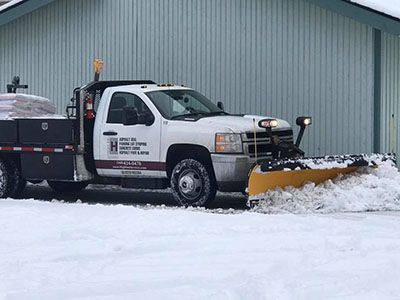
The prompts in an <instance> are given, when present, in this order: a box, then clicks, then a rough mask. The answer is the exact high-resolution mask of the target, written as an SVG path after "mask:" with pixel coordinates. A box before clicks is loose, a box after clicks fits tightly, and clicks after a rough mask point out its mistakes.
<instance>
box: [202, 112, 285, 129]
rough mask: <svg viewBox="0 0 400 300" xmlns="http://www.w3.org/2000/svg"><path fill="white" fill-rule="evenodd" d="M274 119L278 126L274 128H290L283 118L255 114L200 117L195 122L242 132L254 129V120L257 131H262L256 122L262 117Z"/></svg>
mask: <svg viewBox="0 0 400 300" xmlns="http://www.w3.org/2000/svg"><path fill="white" fill-rule="evenodd" d="M268 118H271V119H275V120H277V121H278V127H276V128H274V130H284V129H290V128H291V127H290V124H289V123H288V122H286V121H285V120H281V119H277V118H272V117H267V116H255V115H244V116H230V115H227V116H215V117H209V118H202V119H200V120H198V121H197V122H196V123H197V124H198V125H204V126H208V127H212V128H215V129H216V130H222V131H228V132H232V133H243V132H249V131H253V130H254V121H253V120H255V121H256V122H255V123H256V129H257V131H264V130H265V129H264V128H260V127H258V122H259V121H260V120H263V119H268Z"/></svg>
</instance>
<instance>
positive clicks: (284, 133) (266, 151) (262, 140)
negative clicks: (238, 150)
mask: <svg viewBox="0 0 400 300" xmlns="http://www.w3.org/2000/svg"><path fill="white" fill-rule="evenodd" d="M272 136H273V137H274V136H276V137H279V139H280V141H283V142H289V143H293V130H291V129H290V130H275V131H274V130H273V131H272ZM256 138H257V157H271V156H272V149H273V145H272V143H271V139H270V138H269V137H268V133H267V132H257V133H256ZM242 139H243V149H244V153H245V154H246V155H248V156H250V157H255V148H256V146H255V143H254V133H253V132H246V133H244V134H243V135H242Z"/></svg>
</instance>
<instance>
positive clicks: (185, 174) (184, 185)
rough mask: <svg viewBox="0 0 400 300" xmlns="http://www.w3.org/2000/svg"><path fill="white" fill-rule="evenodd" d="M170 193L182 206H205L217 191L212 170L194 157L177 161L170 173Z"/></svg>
mask: <svg viewBox="0 0 400 300" xmlns="http://www.w3.org/2000/svg"><path fill="white" fill-rule="evenodd" d="M171 188H172V195H173V196H174V199H175V201H176V202H177V203H178V204H179V205H182V206H206V205H208V204H210V203H211V202H212V201H213V200H214V198H215V194H216V193H217V185H216V182H215V179H214V176H213V174H212V170H211V168H210V167H208V168H207V166H206V165H205V164H203V163H201V162H199V161H197V160H195V159H183V160H181V161H180V162H178V163H177V164H176V165H175V167H174V169H173V171H172V174H171Z"/></svg>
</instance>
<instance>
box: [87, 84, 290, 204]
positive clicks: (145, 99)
mask: <svg viewBox="0 0 400 300" xmlns="http://www.w3.org/2000/svg"><path fill="white" fill-rule="evenodd" d="M94 116H95V117H94V127H93V143H92V146H93V149H92V151H93V161H94V166H95V169H94V170H92V172H94V173H95V176H94V179H93V180H94V181H95V182H96V181H99V182H103V183H104V182H107V181H108V182H113V181H114V182H117V181H118V182H120V184H121V185H122V186H126V187H140V188H143V187H144V188H167V187H171V188H172V192H173V195H174V198H175V200H176V201H177V202H178V203H179V204H180V205H195V206H199V205H206V204H208V203H209V202H210V201H212V200H213V198H214V196H215V193H216V191H217V190H220V191H223V192H244V191H245V189H246V182H247V176H248V172H249V170H250V168H251V166H252V165H253V164H254V163H255V161H256V160H257V159H259V158H260V159H261V158H264V159H265V158H268V157H270V156H271V157H272V143H273V141H272V139H271V136H270V135H269V134H267V132H266V131H265V129H263V128H260V127H259V126H258V125H257V124H258V122H259V121H260V120H262V119H266V118H268V117H265V116H253V115H231V114H229V113H227V112H225V111H224V110H222V109H221V108H219V107H218V106H217V105H215V104H214V103H213V102H212V101H210V100H209V99H207V98H206V97H205V96H203V95H202V94H200V93H199V92H197V91H195V90H193V89H190V88H187V87H184V86H175V85H171V84H161V85H157V84H142V83H140V84H132V85H120V86H112V87H108V88H106V89H105V90H104V91H103V93H102V96H101V99H100V101H99V104H98V107H97V110H96V111H95V113H94ZM275 120H276V121H277V124H276V126H275V127H274V129H273V139H275V142H276V141H277V140H282V141H288V142H293V131H292V129H291V127H290V125H289V123H287V122H286V121H284V120H279V119H275Z"/></svg>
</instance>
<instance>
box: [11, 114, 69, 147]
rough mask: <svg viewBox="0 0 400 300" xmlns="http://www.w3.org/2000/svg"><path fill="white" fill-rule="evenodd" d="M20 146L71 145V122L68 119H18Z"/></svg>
mask: <svg viewBox="0 0 400 300" xmlns="http://www.w3.org/2000/svg"><path fill="white" fill-rule="evenodd" d="M17 122H18V134H19V142H20V143H21V144H72V143H73V140H74V137H73V134H74V129H73V126H74V124H73V120H69V119H18V120H17Z"/></svg>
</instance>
